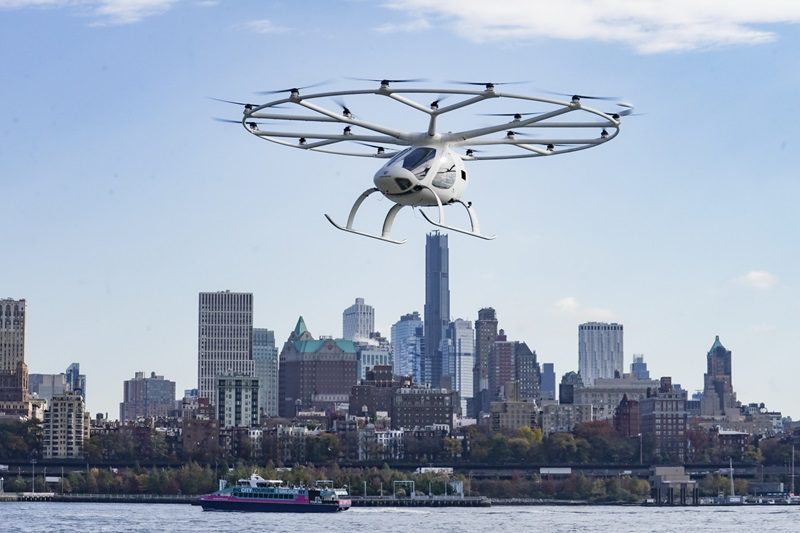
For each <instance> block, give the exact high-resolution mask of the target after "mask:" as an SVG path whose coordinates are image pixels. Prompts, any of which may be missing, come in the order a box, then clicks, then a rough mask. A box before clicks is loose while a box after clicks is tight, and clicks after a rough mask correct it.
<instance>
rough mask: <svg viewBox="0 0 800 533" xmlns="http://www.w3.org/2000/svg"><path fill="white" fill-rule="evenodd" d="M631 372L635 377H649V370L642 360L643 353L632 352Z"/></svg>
mask: <svg viewBox="0 0 800 533" xmlns="http://www.w3.org/2000/svg"><path fill="white" fill-rule="evenodd" d="M631 374H633V375H634V377H635V378H636V379H650V371H649V370H647V363H645V362H644V355H642V354H640V353H635V354H633V363H631Z"/></svg>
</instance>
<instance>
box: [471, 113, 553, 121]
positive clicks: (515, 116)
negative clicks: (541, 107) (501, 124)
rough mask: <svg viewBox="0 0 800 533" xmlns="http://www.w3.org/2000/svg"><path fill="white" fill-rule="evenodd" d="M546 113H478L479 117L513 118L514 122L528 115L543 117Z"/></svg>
mask: <svg viewBox="0 0 800 533" xmlns="http://www.w3.org/2000/svg"><path fill="white" fill-rule="evenodd" d="M545 113H547V111H535V112H533V113H479V114H478V116H481V117H514V120H522V117H527V116H530V115H544V114H545Z"/></svg>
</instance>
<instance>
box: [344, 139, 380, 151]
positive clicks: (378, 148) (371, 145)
mask: <svg viewBox="0 0 800 533" xmlns="http://www.w3.org/2000/svg"><path fill="white" fill-rule="evenodd" d="M350 142H354V143H356V144H360V145H362V146H369V147H370V148H375V149H376V150H378V151H379V152H383V151H385V150H386V147H385V146H378V145H377V144H370V143H365V142H362V141H350Z"/></svg>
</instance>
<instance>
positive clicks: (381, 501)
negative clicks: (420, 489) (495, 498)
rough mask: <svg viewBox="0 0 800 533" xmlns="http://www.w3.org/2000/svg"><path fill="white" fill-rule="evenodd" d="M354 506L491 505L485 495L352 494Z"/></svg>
mask: <svg viewBox="0 0 800 533" xmlns="http://www.w3.org/2000/svg"><path fill="white" fill-rule="evenodd" d="M350 500H351V502H352V504H353V507H491V505H492V502H491V500H489V498H485V497H483V496H463V497H462V496H410V497H396V496H351V497H350Z"/></svg>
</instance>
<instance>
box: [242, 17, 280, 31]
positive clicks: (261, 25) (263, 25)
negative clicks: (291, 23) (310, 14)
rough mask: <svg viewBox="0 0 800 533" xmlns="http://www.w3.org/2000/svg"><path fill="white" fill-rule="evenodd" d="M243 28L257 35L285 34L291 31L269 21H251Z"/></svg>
mask: <svg viewBox="0 0 800 533" xmlns="http://www.w3.org/2000/svg"><path fill="white" fill-rule="evenodd" d="M242 26H243V27H245V28H247V29H248V30H251V31H254V32H256V33H264V34H267V33H285V32H287V31H289V29H290V28H287V27H285V26H279V25H277V24H275V23H274V22H272V21H271V20H268V19H258V20H251V21H250V22H245V23H244V24H243V25H242Z"/></svg>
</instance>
